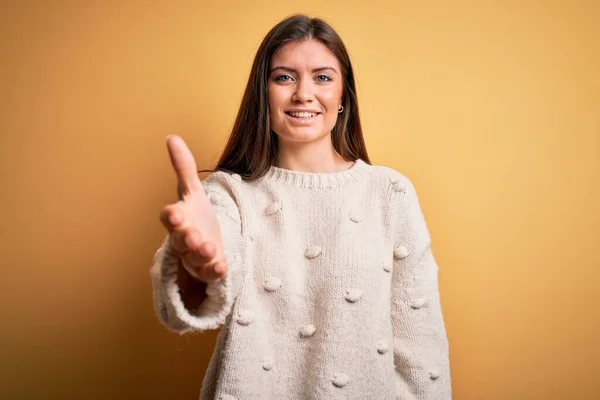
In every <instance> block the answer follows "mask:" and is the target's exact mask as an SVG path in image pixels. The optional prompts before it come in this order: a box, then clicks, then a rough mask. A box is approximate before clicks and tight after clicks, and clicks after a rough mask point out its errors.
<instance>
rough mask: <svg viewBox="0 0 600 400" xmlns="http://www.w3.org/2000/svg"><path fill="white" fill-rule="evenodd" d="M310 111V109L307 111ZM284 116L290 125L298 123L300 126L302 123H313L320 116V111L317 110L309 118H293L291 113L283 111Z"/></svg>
mask: <svg viewBox="0 0 600 400" xmlns="http://www.w3.org/2000/svg"><path fill="white" fill-rule="evenodd" d="M309 112H310V111H309ZM284 114H285V116H286V118H287V119H288V121H290V123H291V124H292V125H300V126H304V125H310V124H312V123H314V122H315V121H316V120H317V119H318V118H319V117H320V116H321V113H319V112H317V113H316V114H317V115H315V116H314V117H311V118H295V117H292V116H291V115H289V114H288V113H287V112H285V113H284Z"/></svg>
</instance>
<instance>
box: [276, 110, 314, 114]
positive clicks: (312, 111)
mask: <svg viewBox="0 0 600 400" xmlns="http://www.w3.org/2000/svg"><path fill="white" fill-rule="evenodd" d="M283 112H284V113H286V114H287V113H290V112H309V113H315V114H321V111H317V110H298V109H295V110H284V111H283Z"/></svg>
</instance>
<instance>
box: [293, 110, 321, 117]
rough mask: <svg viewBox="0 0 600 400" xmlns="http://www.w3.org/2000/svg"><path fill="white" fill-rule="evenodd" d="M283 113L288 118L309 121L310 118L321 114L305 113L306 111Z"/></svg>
mask: <svg viewBox="0 0 600 400" xmlns="http://www.w3.org/2000/svg"><path fill="white" fill-rule="evenodd" d="M285 113H286V114H287V115H289V116H290V117H292V118H297V119H311V118H314V117H316V116H317V115H319V114H321V113H315V112H306V111H302V112H292V111H286V112H285Z"/></svg>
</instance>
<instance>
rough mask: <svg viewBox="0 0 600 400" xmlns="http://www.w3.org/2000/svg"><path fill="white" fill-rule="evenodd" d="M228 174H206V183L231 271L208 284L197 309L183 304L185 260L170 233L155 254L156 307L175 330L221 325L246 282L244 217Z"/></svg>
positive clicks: (182, 331)
mask: <svg viewBox="0 0 600 400" xmlns="http://www.w3.org/2000/svg"><path fill="white" fill-rule="evenodd" d="M225 175H226V174H224V173H216V174H213V175H211V176H209V177H208V178H206V180H205V181H204V182H203V186H204V190H205V191H206V193H207V195H208V197H209V199H210V201H211V203H212V205H213V208H214V210H215V213H216V216H217V220H218V222H219V226H220V230H221V239H222V242H223V249H224V252H225V259H226V260H227V264H228V272H227V275H226V277H225V278H224V279H223V280H221V281H220V282H218V283H209V284H207V286H206V295H207V297H206V299H205V300H204V301H203V302H202V304H200V306H199V307H198V308H197V309H195V310H189V309H187V308H186V307H185V306H184V304H183V301H182V298H181V295H180V290H181V288H180V287H179V285H178V284H177V269H178V268H182V266H181V265H180V264H181V260H180V259H179V258H178V257H176V256H174V255H173V254H172V253H171V252H170V249H169V237H168V236H167V237H166V238H165V240H164V242H163V244H162V245H161V246H160V248H159V249H158V250H157V251H156V253H155V255H154V261H153V265H152V268H151V269H150V275H151V277H152V292H153V300H154V311H155V313H156V315H157V316H158V319H159V321H160V322H161V323H162V324H163V325H164V326H166V327H167V328H168V329H169V330H171V331H173V332H177V333H181V334H183V333H186V332H191V331H205V330H209V329H216V328H218V327H219V326H221V325H222V324H223V323H224V321H225V319H226V317H227V316H228V314H229V312H230V310H231V306H232V304H233V302H234V300H235V298H236V297H237V294H238V292H239V290H240V288H241V285H242V281H243V276H244V271H245V268H244V259H245V257H244V254H245V251H244V247H245V246H244V242H243V238H242V232H241V218H240V212H239V208H238V205H237V203H236V201H235V199H234V195H233V190H232V188H231V186H230V184H229V182H230V180H229V178H227V177H226V176H225Z"/></svg>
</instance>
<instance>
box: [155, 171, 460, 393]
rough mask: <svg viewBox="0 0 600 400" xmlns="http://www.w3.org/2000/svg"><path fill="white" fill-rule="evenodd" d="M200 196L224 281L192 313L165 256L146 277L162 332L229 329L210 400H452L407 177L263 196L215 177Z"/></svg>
mask: <svg viewBox="0 0 600 400" xmlns="http://www.w3.org/2000/svg"><path fill="white" fill-rule="evenodd" d="M204 187H205V190H206V192H207V194H208V195H209V198H210V199H211V202H212V204H213V206H214V207H215V211H216V213H217V217H218V219H219V223H220V225H221V234H222V239H223V245H224V249H225V252H226V258H227V260H228V263H229V273H228V275H227V277H226V279H225V280H224V281H222V282H221V283H218V284H210V285H208V288H207V294H208V296H209V297H208V299H207V300H205V301H204V303H203V304H202V305H201V306H200V307H199V309H197V310H191V311H190V310H188V309H187V308H186V307H185V306H184V304H183V303H182V300H181V296H180V294H179V288H178V286H177V284H176V271H177V268H178V265H179V261H178V259H177V258H175V257H174V256H172V255H171V254H170V252H169V250H168V248H167V245H166V244H163V246H161V248H160V249H159V250H158V251H157V253H156V255H155V259H154V265H153V267H152V270H151V274H152V278H153V279H152V281H153V287H154V307H155V311H156V313H157V315H158V317H159V319H160V320H161V322H162V323H163V324H164V325H165V326H167V327H168V328H169V329H171V330H173V331H176V332H180V333H184V332H189V331H203V330H207V329H215V328H218V327H219V326H223V328H222V330H221V332H220V334H219V338H218V341H217V346H216V349H215V352H214V354H213V357H212V359H211V362H210V365H209V367H208V370H207V373H206V376H205V378H204V383H203V386H202V392H201V396H200V397H201V399H223V400H226V399H227V400H233V399H239V400H248V399H274V400H283V399H310V400H312V399H326V400H333V399H357V400H358V399H360V400H365V399H368V400H379V399H382V400H387V399H402V400H405V399H406V400H409V399H423V400H447V399H450V398H451V384H450V368H449V359H448V341H447V337H446V329H445V326H444V320H443V316H442V311H441V306H440V298H439V290H438V267H437V265H436V262H435V260H434V257H433V255H432V252H431V248H430V236H429V232H428V230H427V226H426V223H425V220H424V217H423V214H422V212H421V208H420V206H419V201H418V198H417V194H416V192H415V189H414V186H413V185H412V184H411V182H410V181H409V180H408V179H407V178H406V177H405V176H403V175H402V174H400V173H398V172H396V171H394V170H392V169H389V168H386V167H380V166H371V165H368V164H367V163H365V162H363V161H362V160H357V161H356V163H355V164H354V165H353V166H352V167H351V168H350V169H348V170H346V171H343V172H337V173H330V174H318V173H305V172H296V171H290V170H285V169H281V168H276V167H272V168H271V169H270V170H269V172H268V173H267V175H266V176H264V177H262V178H260V179H259V180H257V181H254V182H246V181H243V180H242V179H241V178H240V176H239V175H236V174H234V175H230V174H227V173H224V172H217V173H214V174H211V175H210V176H209V177H208V178H207V179H206V180H205V181H204ZM165 243H166V241H165Z"/></svg>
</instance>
